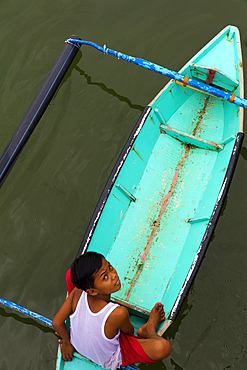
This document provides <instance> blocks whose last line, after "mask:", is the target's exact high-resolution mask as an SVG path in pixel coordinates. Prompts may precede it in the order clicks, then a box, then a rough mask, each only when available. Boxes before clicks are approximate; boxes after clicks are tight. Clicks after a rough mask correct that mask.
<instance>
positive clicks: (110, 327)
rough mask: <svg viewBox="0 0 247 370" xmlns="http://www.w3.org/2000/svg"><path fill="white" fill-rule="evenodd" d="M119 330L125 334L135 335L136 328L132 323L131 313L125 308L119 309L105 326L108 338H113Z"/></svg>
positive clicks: (112, 314)
mask: <svg viewBox="0 0 247 370" xmlns="http://www.w3.org/2000/svg"><path fill="white" fill-rule="evenodd" d="M118 328H119V329H120V330H121V331H122V332H123V333H125V334H128V335H133V334H134V326H133V325H132V324H131V322H130V318H129V312H128V310H127V308H125V307H123V306H119V307H117V308H116V309H115V310H114V311H113V312H112V313H111V315H110V316H109V319H108V320H107V322H106V325H105V334H106V336H107V337H108V338H113V337H114V336H115V335H116V331H117V329H118Z"/></svg>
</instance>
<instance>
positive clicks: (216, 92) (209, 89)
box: [66, 39, 247, 108]
mask: <svg viewBox="0 0 247 370" xmlns="http://www.w3.org/2000/svg"><path fill="white" fill-rule="evenodd" d="M66 42H67V43H72V44H74V43H76V44H82V45H89V46H92V47H93V48H95V49H97V50H99V51H101V52H102V53H104V54H109V55H113V56H114V57H117V58H118V59H123V60H125V61H127V62H130V63H133V64H136V65H138V66H140V67H143V68H146V69H149V70H150V71H153V72H156V73H159V74H161V75H164V76H167V77H169V78H171V79H174V80H177V81H179V82H181V83H183V84H184V86H186V85H188V86H191V87H192V88H194V89H197V90H200V91H202V92H205V93H207V94H210V95H213V96H215V97H217V98H221V99H223V100H226V101H230V103H234V104H236V105H239V106H240V107H244V108H247V100H246V99H242V98H240V97H238V96H236V95H235V94H229V93H228V92H226V91H223V90H220V89H217V88H215V87H213V86H210V85H207V84H204V83H202V82H199V81H196V80H194V79H192V78H189V77H187V76H184V75H182V74H181V73H178V72H174V71H171V70H169V69H167V68H164V67H161V66H159V65H158V64H155V63H152V62H149V61H147V60H145V59H141V58H136V57H131V56H129V55H126V54H123V53H121V52H118V51H115V50H111V49H108V48H107V47H106V46H104V47H101V46H99V45H97V44H95V43H94V42H91V41H84V40H76V39H68V40H66Z"/></svg>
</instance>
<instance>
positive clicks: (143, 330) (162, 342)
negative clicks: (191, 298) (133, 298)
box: [137, 303, 172, 360]
mask: <svg viewBox="0 0 247 370" xmlns="http://www.w3.org/2000/svg"><path fill="white" fill-rule="evenodd" d="M164 319H165V313H164V306H163V305H162V304H161V303H156V305H155V306H154V307H153V309H152V311H151V314H150V317H149V319H148V321H147V323H146V324H145V325H143V326H141V327H140V328H139V329H138V330H137V334H138V335H139V336H141V337H142V338H143V339H137V340H138V342H139V343H140V345H141V346H142V348H143V349H144V351H145V353H146V354H147V355H148V356H149V357H150V358H151V359H152V360H162V359H164V358H166V357H168V356H169V354H170V353H171V349H172V347H171V344H170V342H168V340H166V339H164V338H162V337H160V336H159V335H158V334H157V333H156V328H157V325H158V324H159V323H160V322H162V321H164Z"/></svg>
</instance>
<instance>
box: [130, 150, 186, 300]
mask: <svg viewBox="0 0 247 370" xmlns="http://www.w3.org/2000/svg"><path fill="white" fill-rule="evenodd" d="M189 151H190V147H189V146H188V145H185V153H184V156H183V157H182V158H181V160H180V162H179V165H178V167H177V170H176V173H175V174H174V176H173V179H172V183H171V186H170V189H169V191H168V193H167V195H166V196H165V197H164V198H163V199H162V202H161V209H160V213H159V216H158V218H157V220H156V222H154V224H153V225H152V229H153V231H152V233H151V235H150V236H149V237H148V239H147V245H146V247H145V249H144V253H143V255H141V256H140V259H141V264H140V265H139V268H138V270H137V272H136V275H135V276H134V278H133V279H132V281H131V284H130V287H129V289H128V292H127V293H126V297H125V299H126V301H128V300H129V297H130V294H131V290H132V288H133V286H134V285H135V283H136V281H137V280H138V278H139V276H140V274H141V271H142V267H143V265H144V263H145V262H146V260H147V255H148V252H149V250H150V248H151V246H152V242H153V239H154V238H155V236H156V234H157V229H158V227H159V224H160V221H161V218H162V216H163V214H164V212H165V210H166V208H167V205H168V203H169V200H170V198H171V196H172V193H173V191H174V189H175V187H176V185H177V182H178V178H179V174H180V171H181V169H182V167H183V165H184V162H185V160H186V158H188V156H189Z"/></svg>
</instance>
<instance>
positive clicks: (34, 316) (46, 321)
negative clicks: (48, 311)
mask: <svg viewBox="0 0 247 370" xmlns="http://www.w3.org/2000/svg"><path fill="white" fill-rule="evenodd" d="M0 306H4V307H8V308H11V309H12V310H14V311H17V312H21V313H22V314H24V315H26V316H28V317H31V318H32V319H34V320H36V321H38V322H40V323H41V324H44V325H46V326H49V327H50V328H53V327H52V321H51V320H49V319H47V318H46V317H44V316H41V315H39V314H38V313H35V312H32V311H29V310H27V309H26V308H24V307H22V306H19V305H18V304H16V303H14V302H11V301H7V300H6V299H2V298H0Z"/></svg>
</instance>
